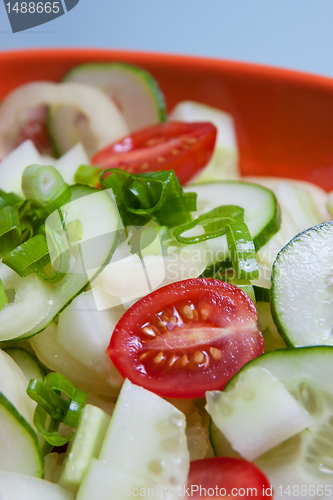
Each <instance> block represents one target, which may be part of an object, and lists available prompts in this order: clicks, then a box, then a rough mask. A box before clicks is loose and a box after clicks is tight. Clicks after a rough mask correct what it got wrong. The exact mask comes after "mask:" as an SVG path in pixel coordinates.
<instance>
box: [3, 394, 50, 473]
mask: <svg viewBox="0 0 333 500" xmlns="http://www.w3.org/2000/svg"><path fill="white" fill-rule="evenodd" d="M0 405H1V406H3V407H4V408H5V409H6V410H7V411H8V413H11V414H12V415H13V416H14V417H15V419H16V420H17V421H18V423H19V424H20V425H21V426H22V427H24V428H25V429H26V431H27V432H28V433H29V434H30V436H31V438H32V440H33V441H34V443H35V446H36V450H37V452H38V457H39V459H40V465H41V469H40V470H41V473H40V476H39V477H41V478H43V477H44V473H45V471H44V467H45V461H44V455H43V453H42V449H41V447H40V444H39V441H38V437H37V434H36V432H35V431H34V430H33V428H32V427H31V425H30V424H29V423H28V422H27V421H26V419H25V418H23V417H22V415H21V413H19V412H18V411H17V409H16V408H15V406H13V405H12V403H11V402H10V401H8V399H7V398H6V397H5V396H4V395H3V394H2V392H0Z"/></svg>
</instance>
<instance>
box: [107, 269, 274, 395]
mask: <svg viewBox="0 0 333 500" xmlns="http://www.w3.org/2000/svg"><path fill="white" fill-rule="evenodd" d="M263 352H264V340H263V337H262V334H261V332H260V329H259V321H258V316H257V311H256V308H255V306H254V304H253V302H252V301H251V299H250V298H249V297H248V296H247V295H246V294H245V293H244V292H242V291H241V290H240V289H239V288H237V287H235V286H233V285H230V284H228V283H225V282H224V281H220V280H215V279H203V278H196V279H190V280H184V281H179V282H177V283H172V284H171V285H167V286H165V287H163V288H160V289H159V290H155V291H154V292H152V293H151V294H149V295H147V296H146V297H144V298H142V299H141V300H139V301H138V302H136V303H135V304H134V305H133V306H132V307H131V308H130V309H129V310H128V311H127V312H126V313H125V314H124V315H123V316H122V318H121V319H120V321H119V322H118V324H117V325H116V328H115V329H114V332H113V334H112V337H111V340H110V345H109V347H108V349H107V353H108V355H109V356H110V358H111V359H112V361H113V363H114V364H115V366H116V368H117V369H118V370H119V372H120V373H121V375H122V376H123V377H127V378H129V380H130V381H131V382H133V383H135V384H138V385H141V386H142V387H145V388H146V389H148V390H150V391H152V392H155V393H156V394H158V395H160V396H163V397H171V398H199V397H203V396H204V395H205V392H206V391H210V390H220V389H223V387H224V386H225V385H226V383H227V382H228V380H230V379H231V377H232V376H233V375H235V374H236V373H237V372H238V371H239V370H240V369H241V368H242V366H244V365H245V364H246V363H247V362H248V361H250V360H251V359H254V358H255V357H257V356H259V355H260V354H262V353H263Z"/></svg>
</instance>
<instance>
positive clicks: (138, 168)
mask: <svg viewBox="0 0 333 500" xmlns="http://www.w3.org/2000/svg"><path fill="white" fill-rule="evenodd" d="M216 133H217V130H216V127H215V126H214V125H213V124H212V123H206V122H200V123H185V122H184V123H183V122H166V123H161V124H158V125H153V126H151V127H147V128H143V129H141V130H139V131H138V132H135V133H134V134H132V135H129V136H127V137H124V138H123V139H121V140H120V141H118V142H115V143H113V144H111V145H110V146H107V147H106V148H105V149H103V150H101V151H98V152H97V153H96V154H95V156H94V157H93V158H92V164H93V165H97V166H99V167H103V168H105V169H107V168H121V169H123V170H126V171H127V172H128V173H130V174H140V173H142V172H153V171H156V170H174V171H175V173H176V175H177V177H178V178H179V181H180V182H181V184H185V183H186V182H188V181H190V180H191V179H192V178H193V177H194V176H195V175H196V174H197V173H198V172H199V171H200V170H201V169H202V168H203V167H204V166H205V165H207V163H208V162H209V160H210V158H211V156H212V153H213V149H214V145H215V140H216Z"/></svg>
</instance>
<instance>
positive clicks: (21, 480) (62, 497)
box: [0, 470, 93, 500]
mask: <svg viewBox="0 0 333 500" xmlns="http://www.w3.org/2000/svg"><path fill="white" fill-rule="evenodd" d="M0 498H1V499H2V500H46V499H47V500H74V494H73V493H72V492H71V491H70V490H68V489H67V488H63V487H62V486H60V485H59V484H54V483H51V482H49V481H45V480H44V479H38V478H37V477H32V476H27V475H26V474H17V473H15V472H6V471H2V470H0ZM91 498H93V497H91Z"/></svg>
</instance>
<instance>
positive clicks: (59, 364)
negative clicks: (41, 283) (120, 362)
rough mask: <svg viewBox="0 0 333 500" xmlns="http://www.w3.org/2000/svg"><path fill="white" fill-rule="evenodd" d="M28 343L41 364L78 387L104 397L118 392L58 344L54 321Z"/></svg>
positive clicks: (115, 394)
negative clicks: (60, 374)
mask: <svg viewBox="0 0 333 500" xmlns="http://www.w3.org/2000/svg"><path fill="white" fill-rule="evenodd" d="M30 343H31V345H32V347H33V349H34V350H35V352H36V355H37V357H38V359H39V360H40V361H41V362H42V363H43V365H45V366H46V367H47V368H49V369H50V370H52V371H55V372H58V373H62V374H63V375H65V377H66V378H68V380H70V381H71V382H72V383H73V384H74V385H75V386H77V387H79V388H80V389H82V390H84V391H87V392H91V393H93V394H97V395H101V396H104V397H105V396H107V397H110V396H111V397H113V396H117V395H118V394H119V389H115V388H114V387H112V386H111V385H110V384H109V383H108V382H107V381H106V380H105V379H103V378H102V377H99V376H98V374H97V373H96V372H95V371H93V370H89V369H88V368H87V367H86V366H84V365H83V364H82V363H80V362H79V361H77V360H76V359H75V358H74V357H73V356H71V354H69V352H67V351H66V350H65V349H64V348H63V347H62V346H61V345H60V344H58V342H57V326H56V325H55V323H51V324H50V325H49V326H48V327H47V328H46V329H45V330H44V331H43V332H41V333H39V334H38V335H35V336H34V337H33V338H32V339H31V340H30ZM93 404H96V402H94V403H93Z"/></svg>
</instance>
